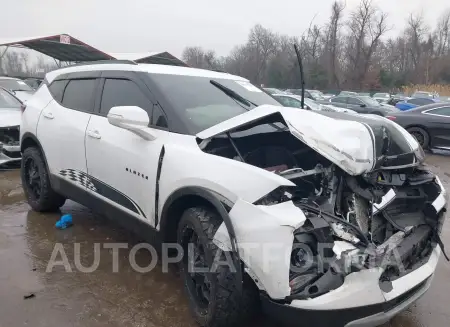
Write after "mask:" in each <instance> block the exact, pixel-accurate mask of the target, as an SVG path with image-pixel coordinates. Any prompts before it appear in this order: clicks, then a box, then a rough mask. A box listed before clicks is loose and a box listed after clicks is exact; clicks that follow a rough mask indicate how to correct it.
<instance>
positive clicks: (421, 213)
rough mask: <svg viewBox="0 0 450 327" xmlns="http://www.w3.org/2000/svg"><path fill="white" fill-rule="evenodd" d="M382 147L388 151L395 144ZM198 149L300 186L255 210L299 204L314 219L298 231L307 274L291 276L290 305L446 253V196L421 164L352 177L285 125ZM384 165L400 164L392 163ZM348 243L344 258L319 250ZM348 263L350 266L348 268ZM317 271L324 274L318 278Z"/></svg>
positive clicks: (299, 259)
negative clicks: (376, 271) (357, 277)
mask: <svg viewBox="0 0 450 327" xmlns="http://www.w3.org/2000/svg"><path fill="white" fill-rule="evenodd" d="M383 146H385V147H386V146H389V140H388V141H387V143H386V144H384V145H383ZM200 147H201V148H202V150H203V151H204V152H207V153H210V154H213V155H218V156H222V157H226V158H229V159H233V160H238V161H242V162H245V163H247V164H250V165H253V166H256V167H259V168H262V169H265V170H268V171H271V172H273V173H274V174H278V175H280V176H282V177H284V178H286V179H288V180H290V181H292V182H293V183H295V185H296V186H295V187H280V188H278V189H276V190H274V191H273V192H271V193H270V194H268V195H266V196H265V197H263V198H261V199H259V200H258V201H256V202H255V203H254V204H255V205H271V204H278V203H281V202H285V201H293V203H294V204H295V205H296V206H297V207H299V208H300V209H301V210H302V211H303V212H304V213H305V215H306V216H307V218H308V220H307V222H306V223H305V224H304V226H302V227H301V228H299V230H297V231H296V232H295V243H294V246H293V251H292V258H291V267H297V268H302V266H305V265H306V263H309V266H308V268H307V269H304V270H302V269H300V270H301V272H299V271H298V269H293V270H295V271H293V270H292V269H291V275H290V281H291V282H290V286H291V299H306V298H313V297H317V296H319V295H322V294H325V293H327V292H329V291H330V290H333V289H336V288H338V287H339V286H341V285H342V284H343V282H344V280H345V276H346V275H347V274H349V273H351V272H352V271H358V270H361V269H364V268H368V267H369V266H371V267H373V266H374V265H375V266H377V267H380V266H383V268H384V273H383V275H382V276H381V278H380V285H381V283H384V282H389V281H392V280H395V279H397V278H400V277H402V276H404V275H406V274H407V273H409V272H411V271H413V270H415V269H417V268H418V267H420V266H421V265H423V264H424V263H425V262H426V261H427V260H428V258H429V256H430V255H431V253H432V251H433V249H434V248H435V247H436V246H437V245H440V246H441V248H442V250H444V247H443V244H442V242H441V240H440V237H439V234H440V230H441V228H442V223H443V220H444V213H445V210H446V208H445V200H442V199H441V198H442V197H443V195H442V194H443V193H444V189H443V186H442V185H441V184H440V182H439V180H438V179H437V177H436V176H435V175H434V174H433V173H431V172H430V171H428V170H427V168H426V167H425V166H424V165H423V164H422V163H421V162H417V163H416V164H415V165H410V166H405V167H399V166H395V167H390V166H389V165H387V164H385V165H379V166H378V168H376V169H374V170H373V171H371V172H368V173H365V174H362V175H358V176H351V175H349V174H348V173H346V172H345V171H343V170H342V169H341V168H339V167H338V166H337V165H336V164H335V163H333V162H331V161H330V160H328V159H326V158H325V157H323V156H322V155H321V154H319V153H318V152H317V151H315V150H314V149H312V148H310V147H309V146H307V145H306V144H304V143H303V142H302V141H300V140H299V139H298V138H296V137H294V136H293V135H292V134H291V133H290V132H289V131H288V130H287V129H286V128H284V127H283V124H281V123H275V124H273V123H269V124H264V125H257V126H256V127H255V126H253V127H250V128H247V129H242V128H241V129H240V130H238V131H235V132H230V133H226V134H225V135H220V136H217V137H214V138H212V139H210V140H208V142H206V143H203V144H200ZM381 161H383V158H380V162H381ZM383 162H385V163H388V162H389V163H392V162H395V160H393V157H392V156H391V157H389V160H387V159H386V160H384V161H383ZM342 242H343V243H345V244H346V245H345V250H343V251H341V252H339V253H337V252H336V251H325V252H323V251H322V252H321V251H320V250H319V248H318V244H321V243H323V244H333V243H334V244H340V243H342ZM299 245H300V246H299ZM302 245H306V246H307V248H308V249H309V251H305V250H304V248H303V247H302ZM444 254H445V252H444ZM348 260H350V261H352V264H350V268H349V265H348ZM399 261H400V262H401V265H402V268H401V269H399V267H398V262H399ZM311 263H313V264H311ZM396 263H397V264H396ZM319 264H320V265H321V266H322V267H323V269H322V271H320V272H318V269H317V266H318V265H319Z"/></svg>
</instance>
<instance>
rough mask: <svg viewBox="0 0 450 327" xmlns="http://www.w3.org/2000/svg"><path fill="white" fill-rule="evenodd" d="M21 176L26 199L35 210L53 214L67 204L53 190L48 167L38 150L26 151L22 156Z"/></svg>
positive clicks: (30, 149)
mask: <svg viewBox="0 0 450 327" xmlns="http://www.w3.org/2000/svg"><path fill="white" fill-rule="evenodd" d="M20 175H21V177H22V187H23V190H24V193H25V197H26V199H27V201H28V204H29V205H30V206H31V208H32V209H33V210H35V211H39V212H53V211H57V210H58V209H59V208H60V207H62V206H63V205H64V203H65V202H66V199H65V198H64V197H63V196H61V195H59V194H58V193H56V192H55V191H54V190H53V189H52V187H51V185H50V179H49V174H48V170H47V166H46V164H45V161H44V158H43V156H42V153H41V151H40V150H39V149H38V148H35V147H29V148H26V149H25V151H24V152H23V154H22V164H21V174H20Z"/></svg>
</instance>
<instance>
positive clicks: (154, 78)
mask: <svg viewBox="0 0 450 327" xmlns="http://www.w3.org/2000/svg"><path fill="white" fill-rule="evenodd" d="M21 151H22V153H23V158H22V180H23V187H24V190H25V194H26V197H27V199H28V202H29V204H30V205H31V207H32V208H33V209H34V210H37V211H49V210H57V209H58V208H59V207H61V206H62V205H63V204H64V202H65V200H66V199H67V198H70V199H73V200H75V201H77V202H80V203H82V204H84V205H86V206H88V207H90V208H92V209H93V210H95V211H99V212H101V213H105V214H107V215H108V216H110V217H114V218H117V219H119V220H120V221H121V222H122V223H125V224H127V225H129V226H131V227H133V228H134V230H135V231H137V232H140V233H141V234H145V235H146V236H147V237H148V238H150V239H152V241H154V242H155V243H158V244H161V243H177V244H179V245H180V246H181V248H182V249H183V250H184V251H180V252H179V253H178V254H180V253H182V252H183V253H184V254H185V255H184V256H180V258H181V257H182V258H183V259H182V260H181V262H180V270H181V276H182V278H183V280H184V285H185V289H186V294H187V296H188V298H189V303H190V306H191V309H192V312H193V315H194V316H195V318H196V320H197V321H198V322H199V324H200V325H202V326H235V325H236V324H238V323H243V322H245V320H246V319H247V318H249V317H251V315H252V314H254V313H255V312H256V309H257V308H258V305H259V304H262V308H263V309H264V310H265V311H267V312H270V313H272V314H273V316H274V317H275V318H277V319H281V320H287V322H289V323H295V324H298V325H303V324H304V323H307V324H311V325H314V326H328V325H329V324H331V323H332V324H333V325H334V326H360V325H364V326H375V325H378V324H381V323H384V322H385V321H387V320H388V319H390V318H391V317H392V316H393V315H395V314H396V313H398V312H400V311H401V310H403V309H405V308H406V307H407V306H409V305H410V304H411V303H412V302H414V301H415V300H416V299H418V298H419V297H420V296H421V295H422V294H423V293H424V292H425V291H426V290H427V289H428V288H429V286H430V283H431V280H432V276H433V273H434V270H435V268H436V264H437V261H438V258H439V255H440V253H441V248H443V245H442V242H441V241H440V237H439V233H440V230H441V226H442V223H443V220H444V212H445V210H446V194H445V190H444V188H443V186H442V184H441V183H440V181H439V179H438V177H436V176H435V175H434V174H432V173H431V172H429V171H428V170H427V169H426V167H425V166H424V165H423V160H424V155H423V151H422V149H421V148H420V146H419V145H418V144H417V142H416V141H415V139H414V138H413V137H411V136H410V135H409V134H408V133H407V132H406V131H405V130H404V129H403V128H401V127H400V126H398V125H396V124H395V123H393V122H391V121H389V120H387V119H385V118H383V117H379V116H371V115H365V116H359V115H358V116H355V115H347V114H344V113H333V112H323V113H316V112H312V111H306V110H298V109H295V108H289V107H287V108H286V107H282V106H280V104H279V103H278V102H277V101H276V100H275V99H274V98H272V97H271V96H270V95H268V94H267V93H265V92H262V91H261V89H259V88H258V87H255V86H254V85H252V84H251V83H250V82H249V81H248V80H246V79H243V78H241V77H238V76H232V75H229V74H225V73H218V72H213V71H207V70H199V69H194V68H186V67H174V66H162V65H148V64H142V65H137V64H135V63H133V62H106V63H100V62H99V63H97V64H95V63H94V64H87V65H79V66H73V67H68V68H63V69H60V70H56V71H53V72H51V73H48V74H47V76H46V79H45V81H44V82H43V84H42V86H41V87H40V88H39V89H38V91H37V92H36V94H35V95H34V96H33V97H32V98H31V99H30V100H29V101H28V103H27V108H26V110H25V111H24V113H23V116H22V124H21ZM186 254H192V255H191V256H189V255H186ZM189 259H192V260H189ZM205 267H206V268H207V269H206V270H205V269H199V268H205Z"/></svg>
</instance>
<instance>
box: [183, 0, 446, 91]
mask: <svg viewBox="0 0 450 327" xmlns="http://www.w3.org/2000/svg"><path fill="white" fill-rule="evenodd" d="M330 9H331V10H330V15H329V19H328V21H327V22H326V23H325V24H323V25H317V24H314V22H313V21H314V19H313V20H312V21H311V23H310V25H309V27H308V28H307V30H306V31H304V32H303V33H302V34H301V36H287V35H280V34H277V33H274V32H273V31H271V30H270V29H267V28H265V27H263V26H261V25H256V26H254V27H253V28H252V29H251V30H250V33H249V35H248V40H247V42H246V43H244V44H241V45H237V46H235V47H234V48H233V49H232V51H231V52H230V53H229V55H227V56H224V57H219V56H217V55H216V53H215V51H214V50H207V49H204V48H202V47H200V46H189V47H186V48H185V49H184V51H183V55H182V58H183V60H184V61H185V62H186V63H187V64H188V65H190V66H193V67H198V68H204V69H214V70H220V71H225V72H228V73H231V74H236V75H240V76H243V77H246V78H248V79H249V80H251V81H252V82H253V83H255V84H258V85H260V84H262V85H265V86H271V87H279V88H298V87H300V75H299V68H298V62H297V57H296V54H295V50H294V47H293V44H294V43H296V44H298V45H299V48H300V52H301V56H302V61H303V65H304V71H305V79H306V86H307V88H311V89H320V90H341V89H347V90H355V91H358V90H394V89H399V88H401V87H402V86H405V85H408V84H448V83H450V8H448V9H447V10H446V11H443V14H442V15H441V16H440V17H437V18H436V23H435V25H434V26H429V25H427V23H426V22H425V19H424V16H423V13H410V14H409V15H408V18H407V21H406V27H405V29H404V31H402V32H401V33H400V34H399V35H397V36H392V37H387V33H388V32H389V31H390V30H391V29H392V25H391V24H392V22H393V21H394V19H395V18H394V17H389V16H388V13H387V12H385V11H383V10H382V9H380V8H378V7H377V6H376V5H375V4H374V2H373V1H372V0H361V2H360V4H359V5H358V6H356V7H355V8H346V5H345V2H343V1H335V2H334V3H333V4H332V6H331V8H330ZM402 23H403V22H402Z"/></svg>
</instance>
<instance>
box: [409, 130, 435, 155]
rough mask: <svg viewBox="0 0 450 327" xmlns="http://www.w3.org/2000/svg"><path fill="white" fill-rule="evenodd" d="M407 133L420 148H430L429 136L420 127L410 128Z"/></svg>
mask: <svg viewBox="0 0 450 327" xmlns="http://www.w3.org/2000/svg"><path fill="white" fill-rule="evenodd" d="M407 131H408V132H409V133H410V134H411V135H412V136H413V137H414V138H415V139H416V141H417V143H419V144H420V146H421V147H422V148H423V149H424V150H427V149H428V148H429V146H430V135H429V134H428V132H427V131H426V130H424V129H423V128H420V127H410V128H408V129H407Z"/></svg>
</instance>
